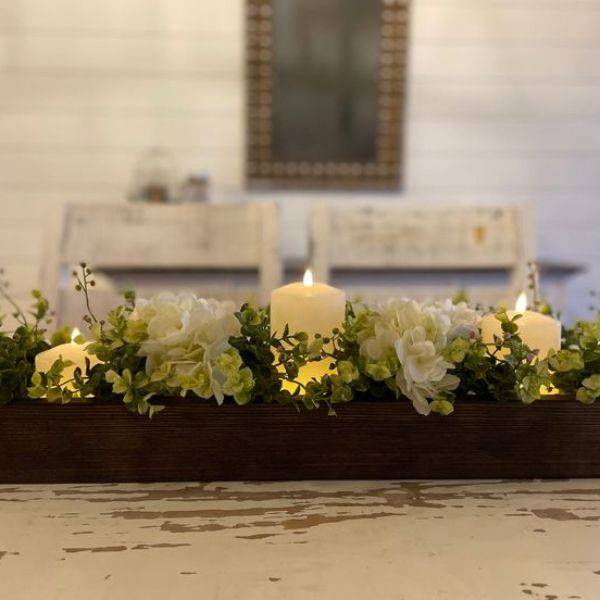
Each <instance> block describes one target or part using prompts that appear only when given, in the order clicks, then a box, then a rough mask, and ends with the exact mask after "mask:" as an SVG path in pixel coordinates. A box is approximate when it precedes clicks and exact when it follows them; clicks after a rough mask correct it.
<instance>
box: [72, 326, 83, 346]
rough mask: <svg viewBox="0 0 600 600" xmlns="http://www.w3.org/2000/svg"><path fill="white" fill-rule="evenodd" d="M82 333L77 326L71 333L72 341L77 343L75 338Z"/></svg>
mask: <svg viewBox="0 0 600 600" xmlns="http://www.w3.org/2000/svg"><path fill="white" fill-rule="evenodd" d="M80 335H81V331H79V329H77V327H75V328H74V329H73V331H72V333H71V343H73V344H74V343H75V340H76V339H77V338H78V337H79V336H80Z"/></svg>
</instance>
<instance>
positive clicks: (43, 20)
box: [0, 0, 244, 35]
mask: <svg viewBox="0 0 600 600" xmlns="http://www.w3.org/2000/svg"><path fill="white" fill-rule="evenodd" d="M243 6H244V4H243V1H242V0H202V1H200V2H199V1H198V0H169V1H168V2H163V1H155V0H150V1H149V0H127V1H124V0H102V2H97V1H96V0H61V1H60V2H56V1H55V0H19V2H14V0H0V23H2V25H3V26H4V27H12V28H20V29H37V30H42V31H65V30H68V31H71V30H76V31H79V32H92V33H93V32H98V31H112V32H114V31H117V32H119V31H123V32H129V31H135V32H143V33H155V32H165V31H166V32H171V33H179V34H180V33H183V32H191V33H194V34H196V33H200V32H204V33H213V34H214V33H215V32H219V33H223V34H229V35H237V34H240V33H241V32H242V31H243V29H242V24H243V19H242V15H243Z"/></svg>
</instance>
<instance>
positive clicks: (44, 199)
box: [0, 0, 600, 316]
mask: <svg viewBox="0 0 600 600" xmlns="http://www.w3.org/2000/svg"><path fill="white" fill-rule="evenodd" d="M243 30H244V15H243V0H202V1H198V0H102V2H98V1H97V0H0V204H1V208H2V210H1V211H0V263H1V264H3V265H4V266H5V267H6V268H7V270H8V273H9V275H11V276H12V277H11V278H12V279H13V280H14V287H15V289H16V292H17V295H23V294H24V292H25V290H27V289H28V288H29V287H31V286H32V285H35V284H36V283H37V273H38V265H39V262H40V259H41V252H42V240H41V238H42V235H43V232H44V229H45V224H46V222H47V218H48V215H49V214H51V213H52V212H53V211H56V210H57V208H58V207H59V206H60V204H61V203H63V202H72V201H78V202H100V201H106V202H115V201H122V200H123V199H124V196H125V192H126V190H127V187H128V184H129V177H130V173H131V170H132V166H133V164H134V162H135V160H136V158H137V156H138V155H139V153H140V152H141V151H142V150H144V149H145V148H147V147H149V146H153V145H164V146H167V147H168V148H170V149H171V150H172V151H173V152H174V153H175V155H176V157H177V158H178V160H179V164H180V167H181V171H182V172H183V173H185V172H187V171H202V172H209V173H210V174H211V176H212V179H213V193H214V198H215V200H217V201H225V200H228V199H232V198H238V197H241V196H244V197H245V194H244V193H243V152H244V84H243V73H244V69H243V38H244V35H243ZM406 146H407V156H406V165H405V172H406V190H405V192H404V193H403V194H402V195H398V194H394V195H386V196H382V198H384V199H385V200H387V201H393V202H401V201H403V200H404V198H411V199H418V200H421V201H423V202H425V201H428V202H436V201H443V202H448V201H459V200H460V201H475V202H479V201H480V202H498V201H500V202H516V201H519V202H520V201H529V202H532V203H534V204H535V205H536V208H537V212H538V225H539V238H540V239H539V245H540V251H541V254H542V255H544V256H547V257H552V258H558V259H563V260H569V261H576V262H584V263H587V264H590V265H591V264H592V263H593V262H594V261H595V262H596V263H600V251H599V250H598V247H599V243H600V234H599V231H600V0H485V1H482V0H414V2H413V13H412V44H411V60H410V79H409V103H408V111H407V134H406ZM275 196H276V197H281V202H282V206H283V225H284V227H285V229H286V234H285V235H284V236H283V239H284V244H285V246H284V249H285V252H286V254H288V255H301V254H302V253H303V251H304V248H305V238H304V234H303V225H304V223H305V212H306V207H307V205H308V204H309V203H310V202H311V201H312V200H313V199H314V198H317V197H319V198H322V197H323V196H322V195H307V194H287V195H285V196H284V195H281V196H280V195H275ZM598 283H600V269H599V268H598V267H593V266H592V267H590V272H589V273H588V275H586V276H584V277H581V278H580V279H579V280H578V281H576V282H575V283H574V285H573V286H572V289H571V290H570V315H571V316H573V315H574V314H576V313H580V312H582V311H583V309H584V307H585V305H586V304H587V300H586V298H585V290H586V289H588V288H590V287H594V286H596V285H597V284H598Z"/></svg>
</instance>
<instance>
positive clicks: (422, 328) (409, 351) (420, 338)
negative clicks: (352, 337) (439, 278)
mask: <svg viewBox="0 0 600 600" xmlns="http://www.w3.org/2000/svg"><path fill="white" fill-rule="evenodd" d="M478 324H479V316H478V314H477V312H476V311H474V310H472V309H470V308H469V307H468V306H467V305H466V304H465V303H461V304H456V305H455V304H453V303H452V302H451V301H450V300H448V301H446V302H434V303H425V304H419V303H418V302H415V301H414V300H408V299H404V298H403V299H393V300H389V301H387V302H386V303H384V304H382V305H380V306H378V307H376V309H375V312H374V313H373V314H372V315H371V316H370V318H369V319H368V321H367V325H366V327H365V328H364V329H363V330H362V331H361V333H360V334H359V343H360V353H361V355H362V356H363V357H365V358H366V360H367V367H366V370H367V373H368V374H369V375H370V376H372V377H373V378H375V379H378V380H382V381H383V380H385V381H387V382H388V384H389V383H390V382H391V381H393V382H394V383H395V385H396V386H397V388H398V389H399V390H400V391H401V392H402V393H403V394H404V395H405V396H407V397H408V398H410V400H411V401H412V403H413V406H414V407H415V409H416V410H417V411H418V412H419V413H421V414H429V412H430V411H431V405H430V401H431V400H433V399H435V398H438V397H440V396H442V395H443V394H444V393H447V392H449V391H452V390H454V389H456V387H457V386H458V384H459V383H460V382H459V379H458V377H456V376H455V375H452V374H451V373H449V372H448V371H449V370H451V369H452V368H453V367H454V365H453V363H451V362H449V361H448V360H446V359H445V358H444V350H445V349H446V348H447V347H448V345H449V344H450V343H451V342H452V341H453V340H455V339H456V338H458V337H464V338H474V337H475V336H478V335H479V325H478Z"/></svg>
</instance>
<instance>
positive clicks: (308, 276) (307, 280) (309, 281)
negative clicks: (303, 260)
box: [302, 269, 314, 287]
mask: <svg viewBox="0 0 600 600" xmlns="http://www.w3.org/2000/svg"><path fill="white" fill-rule="evenodd" d="M302 283H303V284H304V285H305V286H306V287H312V285H313V283H314V280H313V274H312V271H311V270H310V269H306V271H305V272H304V278H303V279H302Z"/></svg>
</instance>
